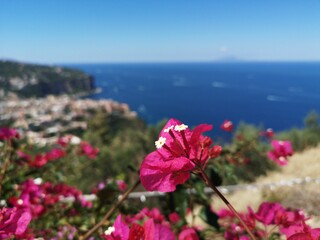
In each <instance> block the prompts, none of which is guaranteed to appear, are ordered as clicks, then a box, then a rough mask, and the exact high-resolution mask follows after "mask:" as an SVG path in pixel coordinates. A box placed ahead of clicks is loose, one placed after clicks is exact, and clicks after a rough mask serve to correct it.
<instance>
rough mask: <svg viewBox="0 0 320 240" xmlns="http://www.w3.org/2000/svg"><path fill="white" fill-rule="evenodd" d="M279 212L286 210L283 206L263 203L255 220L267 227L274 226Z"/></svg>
mask: <svg viewBox="0 0 320 240" xmlns="http://www.w3.org/2000/svg"><path fill="white" fill-rule="evenodd" d="M279 211H281V212H283V211H284V208H283V207H282V206H281V204H279V203H272V202H263V203H262V204H260V206H259V209H258V211H257V212H256V213H255V218H256V219H257V220H258V221H259V222H262V223H264V224H265V225H270V224H274V223H275V218H276V215H277V213H278V212H279Z"/></svg>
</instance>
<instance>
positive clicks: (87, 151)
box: [80, 142, 99, 159]
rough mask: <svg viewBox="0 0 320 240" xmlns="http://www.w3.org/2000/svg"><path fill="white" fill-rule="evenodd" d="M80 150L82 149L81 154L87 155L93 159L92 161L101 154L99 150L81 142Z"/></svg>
mask: <svg viewBox="0 0 320 240" xmlns="http://www.w3.org/2000/svg"><path fill="white" fill-rule="evenodd" d="M80 148H81V150H80V154H82V155H86V156H87V157H88V158H91V159H93V158H95V157H96V156H97V154H98V153H99V148H95V147H93V146H91V145H90V144H89V143H87V142H81V143H80Z"/></svg>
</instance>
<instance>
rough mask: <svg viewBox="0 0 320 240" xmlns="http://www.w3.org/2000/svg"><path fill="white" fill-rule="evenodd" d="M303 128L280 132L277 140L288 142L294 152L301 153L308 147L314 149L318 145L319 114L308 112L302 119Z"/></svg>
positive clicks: (319, 134) (319, 130)
mask: <svg viewBox="0 0 320 240" xmlns="http://www.w3.org/2000/svg"><path fill="white" fill-rule="evenodd" d="M304 124H305V127H304V128H302V129H297V128H293V129H291V130H288V131H283V132H280V133H279V134H277V135H276V138H277V139H280V140H290V141H291V143H292V147H293V149H294V151H302V150H304V149H306V148H308V147H315V146H317V145H318V144H319V143H320V123H319V114H318V113H317V112H315V111H312V112H310V113H309V114H308V115H307V116H306V118H305V119H304Z"/></svg>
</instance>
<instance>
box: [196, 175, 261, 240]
mask: <svg viewBox="0 0 320 240" xmlns="http://www.w3.org/2000/svg"><path fill="white" fill-rule="evenodd" d="M200 173H201V178H202V179H203V181H204V182H205V183H206V184H207V186H208V187H210V188H211V189H212V190H213V191H214V192H215V193H216V194H217V195H218V196H219V198H221V200H222V201H223V202H224V203H225V204H226V205H227V207H228V208H229V209H230V211H231V212H232V213H233V214H234V215H235V216H236V217H237V218H238V219H239V221H240V223H241V225H242V226H243V227H244V228H245V230H246V231H247V233H248V234H249V236H250V238H251V239H252V240H256V238H255V236H254V235H253V233H252V232H251V230H250V228H249V227H248V225H247V224H246V223H245V222H244V221H243V220H242V218H241V217H240V215H239V213H238V212H237V210H236V209H235V208H234V207H233V206H232V204H231V203H230V202H229V201H228V200H227V199H226V198H225V197H224V196H223V194H222V193H221V192H220V191H219V189H218V188H217V187H216V186H215V185H214V184H213V183H212V182H211V181H210V179H209V177H208V176H207V174H206V173H205V172H204V171H203V170H202V169H201V170H200Z"/></svg>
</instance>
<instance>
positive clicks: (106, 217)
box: [79, 179, 140, 240]
mask: <svg viewBox="0 0 320 240" xmlns="http://www.w3.org/2000/svg"><path fill="white" fill-rule="evenodd" d="M139 184H140V179H139V180H137V181H136V183H135V184H134V185H132V187H131V188H129V189H128V190H127V191H126V192H125V193H124V194H123V195H122V196H121V197H120V198H119V199H118V201H117V202H116V203H115V204H114V205H113V206H112V207H111V208H110V209H109V211H108V212H107V213H106V214H105V215H104V217H103V218H102V219H101V220H100V222H98V223H97V224H96V225H94V226H93V227H92V228H91V229H90V230H89V231H88V232H87V233H86V234H84V235H83V236H81V237H80V238H79V239H80V240H84V239H87V238H89V237H90V236H91V235H92V234H93V233H94V232H95V231H97V230H98V229H99V228H100V227H101V226H102V225H103V224H104V223H105V222H106V221H107V220H108V218H109V217H111V215H112V214H113V213H114V211H115V210H116V209H117V208H118V207H119V206H120V205H121V204H122V202H123V201H124V200H126V199H127V198H128V196H129V194H130V193H131V192H132V191H133V190H134V189H135V188H136V187H137V186H138V185H139Z"/></svg>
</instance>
